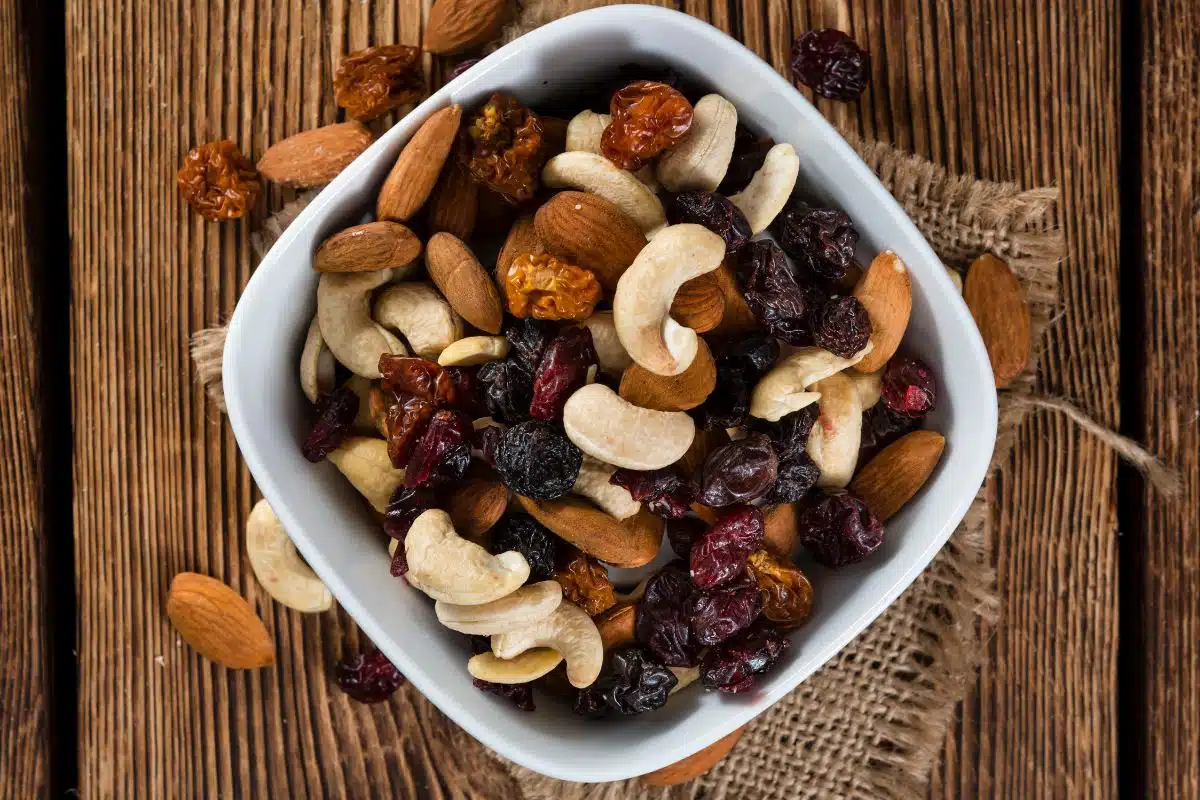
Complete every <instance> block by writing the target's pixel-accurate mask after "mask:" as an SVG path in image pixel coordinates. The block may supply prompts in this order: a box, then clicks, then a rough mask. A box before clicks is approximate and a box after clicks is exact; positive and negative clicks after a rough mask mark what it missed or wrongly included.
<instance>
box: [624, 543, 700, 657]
mask: <svg viewBox="0 0 1200 800" xmlns="http://www.w3.org/2000/svg"><path fill="white" fill-rule="evenodd" d="M694 591H695V587H693V586H692V583H691V580H690V578H689V577H688V570H687V566H686V565H685V563H684V562H682V561H673V562H671V563H670V564H668V565H667V566H665V567H663V568H662V569H661V570H660V571H659V572H658V574H657V575H654V576H653V577H652V578H650V580H649V581H647V582H646V591H645V593H644V594H643V595H642V600H641V602H639V603H638V604H637V606H636V608H637V611H636V614H635V620H634V635H635V636H636V637H637V640H638V642H640V643H641V644H643V645H645V646H647V647H649V648H650V650H651V651H652V652H653V653H654V655H655V656H656V657H657V658H658V659H659V660H660V661H661V662H662V663H664V664H666V665H667V666H669V667H690V666H692V665H694V664H695V663H696V660H697V658H698V657H699V654H700V643H699V642H697V641H696V638H695V636H693V635H692V629H691V626H690V625H689V624H688V618H687V614H686V613H685V607H686V605H687V602H688V600H689V599H690V598H691V596H692V593H693V592H694Z"/></svg>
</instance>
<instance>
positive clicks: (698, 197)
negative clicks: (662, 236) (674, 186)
mask: <svg viewBox="0 0 1200 800" xmlns="http://www.w3.org/2000/svg"><path fill="white" fill-rule="evenodd" d="M667 219H668V220H669V221H670V223H671V224H672V225H678V224H680V223H685V222H690V223H694V224H696V225H703V226H704V227H705V228H708V229H709V230H710V231H712V232H713V233H715V234H717V235H718V236H720V237H721V238H722V239H724V240H725V252H726V253H736V252H737V251H738V250H741V249H742V248H743V247H745V246H746V243H747V242H749V241H750V237H751V236H753V235H754V231H752V230H750V223H749V222H748V221H747V220H746V215H745V214H743V213H742V211H741V209H739V208H738V207H737V206H735V205H734V204H733V203H731V202H730V201H729V199H728V198H726V197H723V196H721V195H719V194H717V193H716V192H705V191H699V190H697V191H692V192H681V193H680V194H677V195H675V199H674V200H673V201H672V202H671V204H670V205H669V206H668V208H667Z"/></svg>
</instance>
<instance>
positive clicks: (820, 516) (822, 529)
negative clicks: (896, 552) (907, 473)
mask: <svg viewBox="0 0 1200 800" xmlns="http://www.w3.org/2000/svg"><path fill="white" fill-rule="evenodd" d="M797 529H798V530H799V537H798V538H799V540H800V544H802V545H804V548H805V549H806V550H808V551H809V552H810V553H812V556H813V558H815V559H816V560H817V561H818V562H819V563H821V564H824V565H825V566H827V567H844V566H846V565H847V564H854V563H856V562H859V561H862V560H863V559H864V558H866V557H867V556H869V555H870V554H871V553H873V552H875V551H876V550H877V549H879V546H880V545H881V544H883V523H882V522H880V521H879V518H878V517H876V516H875V514H874V513H872V512H871V509H869V508H867V504H866V503H864V502H863V501H862V500H860V499H858V498H857V497H855V496H854V495H852V494H851V493H850V492H847V491H844V490H827V491H826V492H825V494H824V496H823V497H821V499H820V500H818V501H817V502H815V503H814V504H813V505H811V506H810V507H809V508H807V509H805V511H804V513H802V514H801V515H800V519H799V520H798V521H797Z"/></svg>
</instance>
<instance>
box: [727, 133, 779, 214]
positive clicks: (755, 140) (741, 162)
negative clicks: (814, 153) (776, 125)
mask: <svg viewBox="0 0 1200 800" xmlns="http://www.w3.org/2000/svg"><path fill="white" fill-rule="evenodd" d="M774 146H775V140H774V139H772V138H771V137H770V136H758V135H756V134H755V133H754V132H753V131H751V130H750V129H749V128H747V127H745V126H744V125H742V124H741V123H740V122H739V123H738V126H737V132H736V133H735V134H734V139H733V157H732V158H731V159H730V160H729V168H728V169H726V170H725V177H724V178H723V179H722V180H721V185H720V186H718V187H717V191H718V192H720V193H721V194H723V195H725V196H726V197H729V196H731V195H735V194H737V193H738V192H740V191H741V190H742V189H745V188H746V186H748V185H749V184H750V181H751V180H753V178H754V173H756V172H758V171H759V170H760V169H762V165H763V162H764V161H766V160H767V152H768V151H769V150H770V149H771V148H772V147H774Z"/></svg>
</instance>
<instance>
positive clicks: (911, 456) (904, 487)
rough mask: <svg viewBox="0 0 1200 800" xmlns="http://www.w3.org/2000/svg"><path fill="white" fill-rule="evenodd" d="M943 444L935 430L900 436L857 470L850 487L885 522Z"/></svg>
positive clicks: (928, 469)
mask: <svg viewBox="0 0 1200 800" xmlns="http://www.w3.org/2000/svg"><path fill="white" fill-rule="evenodd" d="M945 447H946V439H945V437H943V436H942V435H941V434H940V433H937V432H935V431H913V432H912V433H910V434H907V435H905V436H902V437H900V438H899V439H897V440H896V441H894V442H892V443H891V444H890V445H888V446H887V447H885V448H884V449H883V450H881V451H880V452H879V454H878V455H876V456H875V457H874V458H872V459H871V460H870V461H869V462H868V463H867V465H866V466H865V467H863V468H862V469H861V470H859V472H858V474H857V475H855V476H854V480H852V481H851V482H850V491H851V492H852V493H854V494H855V495H856V496H857V497H859V498H860V499H861V500H862V501H863V502H864V503H866V504H867V508H869V509H871V510H872V511H874V512H875V516H877V517H879V520H880V522H885V521H887V519H888V518H889V517H891V516H893V515H894V514H895V513H896V512H897V511H899V510H900V509H901V508H903V507H904V504H905V503H907V502H908V501H909V500H911V499H912V496H913V495H914V494H916V493H917V492H918V491H919V490H920V488H921V487H922V486H924V485H925V481H926V480H927V479H928V478H929V474H930V473H931V472H933V468H934V467H936V466H937V463H938V460H939V459H940V458H941V457H942V450H943V449H945Z"/></svg>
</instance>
